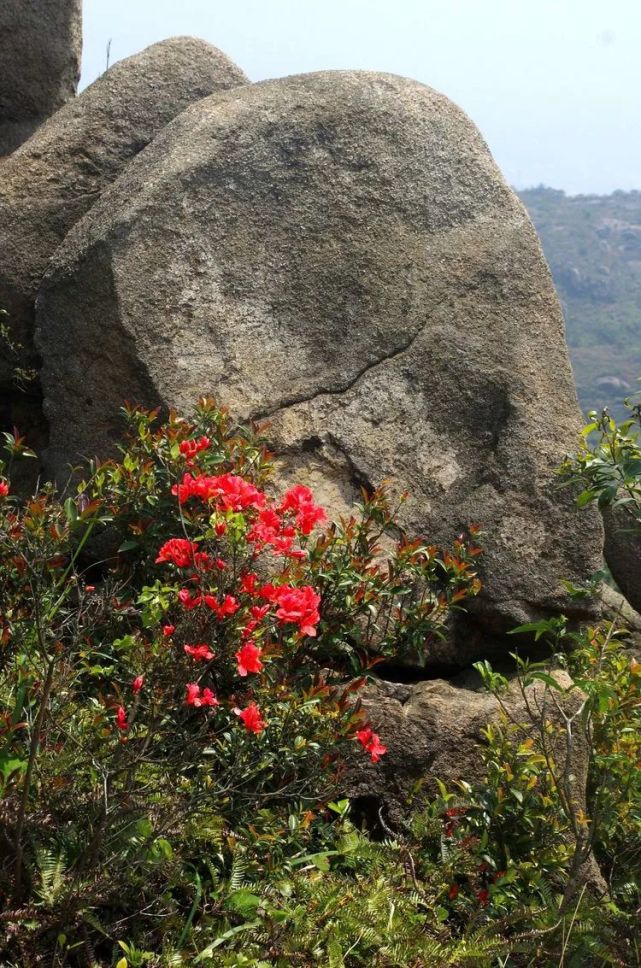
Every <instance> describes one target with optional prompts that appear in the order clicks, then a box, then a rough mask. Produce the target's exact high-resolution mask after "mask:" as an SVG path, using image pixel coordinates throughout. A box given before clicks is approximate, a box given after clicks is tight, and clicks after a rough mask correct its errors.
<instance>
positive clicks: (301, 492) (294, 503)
mask: <svg viewBox="0 0 641 968" xmlns="http://www.w3.org/2000/svg"><path fill="white" fill-rule="evenodd" d="M280 510H281V511H292V512H293V513H295V515H296V524H297V526H298V529H299V531H300V532H301V533H302V534H310V533H311V531H312V530H313V529H314V527H315V526H316V525H317V524H320V523H321V522H322V521H324V520H325V519H326V517H327V515H326V514H325V511H324V510H323V508H322V507H320V506H319V505H318V504H314V495H313V494H312V492H311V491H310V489H309V488H308V487H305V486H304V485H303V484H295V485H294V487H291V488H290V489H289V491H287V493H286V494H285V496H284V497H283V500H282V501H281V505H280Z"/></svg>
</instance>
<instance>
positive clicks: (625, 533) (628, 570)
mask: <svg viewBox="0 0 641 968" xmlns="http://www.w3.org/2000/svg"><path fill="white" fill-rule="evenodd" d="M603 521H604V524H605V560H606V561H607V563H608V567H609V569H610V571H611V572H612V575H613V576H614V579H615V581H616V583H617V585H618V586H619V588H620V589H621V591H622V592H623V594H624V595H625V597H626V598H627V600H628V602H629V603H630V605H632V607H633V608H634V609H636V611H637V612H641V523H640V522H639V521H635V519H634V518H633V517H632V515H630V514H628V513H627V511H626V510H625V508H624V507H622V506H619V507H618V508H611V507H610V508H608V507H606V508H604V510H603Z"/></svg>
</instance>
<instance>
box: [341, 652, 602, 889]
mask: <svg viewBox="0 0 641 968" xmlns="http://www.w3.org/2000/svg"><path fill="white" fill-rule="evenodd" d="M554 676H555V678H556V679H557V681H558V682H559V684H560V685H561V686H562V688H563V689H564V690H567V689H568V688H569V687H571V685H572V680H571V679H570V677H569V676H568V674H567V673H565V672H562V671H559V672H555V673H554ZM545 688H546V687H545V686H544V685H543V683H541V682H536V683H534V684H533V685H532V686H531V687H529V692H528V704H527V705H526V703H525V701H524V699H523V696H522V694H521V691H520V688H519V684H518V681H517V680H516V678H514V679H513V680H512V681H511V682H510V685H509V688H508V690H507V693H506V694H505V696H504V697H503V703H504V706H505V708H506V709H507V711H508V713H509V715H510V718H511V720H512V721H513V722H515V723H518V724H519V725H521V724H522V730H523V739H525V738H526V737H528V736H532V737H534V741H535V743H536V742H537V740H536V737H537V731H536V723H535V721H534V720H533V718H532V715H531V711H532V710H536V709H537V708H542V706H541V701H542V698H543V692H544V690H545ZM360 695H361V699H362V702H363V706H364V709H365V711H366V713H367V715H368V717H369V720H370V722H371V723H372V725H373V727H374V729H375V730H376V731H377V732H378V733H379V734H380V737H381V740H382V742H383V743H384V745H385V746H387V753H386V755H385V756H383V757H382V759H381V760H380V761H379V762H378V763H376V764H373V763H370V761H369V759H368V758H367V757H365V756H360V755H359V756H355V757H354V758H353V760H352V763H351V765H350V773H349V776H348V779H347V784H346V792H347V794H348V795H349V796H350V797H351V798H352V799H355V798H358V799H359V800H360V802H361V803H363V804H364V806H365V811H364V812H365V813H366V814H367V815H368V816H371V815H372V814H374V816H373V817H372V819H373V821H374V823H375V822H376V816H375V814H376V813H377V812H378V810H380V811H381V814H382V815H383V816H386V817H387V818H388V819H389V822H390V823H392V824H393V825H394V826H400V825H401V821H402V818H403V816H404V815H406V814H407V811H408V806H410V805H411V802H412V791H413V789H414V788H415V786H416V783H417V781H422V783H423V784H424V786H423V790H424V792H425V794H427V795H428V796H433V795H436V794H437V793H438V787H437V783H436V781H437V780H441V781H442V782H443V783H444V784H445V786H446V787H448V788H449V789H454V788H455V784H456V782H457V781H466V782H468V783H471V784H475V783H477V782H480V781H482V780H483V779H484V776H485V768H484V762H483V758H482V756H481V755H480V751H481V744H482V741H483V739H482V730H483V729H485V728H486V727H487V725H488V723H491V722H497V721H498V720H499V718H500V707H499V704H498V702H497V700H496V699H495V698H494V696H492V695H491V694H490V693H489V692H487V690H485V689H484V688H481V686H480V680H479V677H478V675H477V674H476V673H472V672H470V671H467V672H464V673H462V674H461V675H459V676H458V677H457V678H455V679H452V680H444V679H432V680H428V681H423V682H418V683H414V684H410V685H407V684H401V683H391V682H384V681H383V682H379V683H376V684H374V685H371V686H368V687H367V689H366V690H364V691H363V692H362V693H361V694H360ZM555 698H556V699H557V701H560V702H562V703H563V706H564V708H565V710H566V712H568V713H570V714H572V713H573V712H575V711H576V710H577V709H578V707H579V705H580V704H581V702H582V693H580V692H579V690H578V689H572V690H571V691H569V692H565V691H564V692H562V693H561V692H559V693H556V692H555ZM546 709H547V712H546V716H547V717H548V718H549V720H551V721H553V722H557V723H560V722H561V717H560V716H559V714H558V712H556V711H555V707H554V705H553V704H552V702H551V701H550V700H548V702H547V704H546ZM552 748H553V751H554V755H555V758H556V760H557V762H558V763H565V762H566V750H565V744H564V743H563V740H562V737H559V740H558V745H557V741H555V740H553V741H552ZM588 765H589V750H588V746H587V741H586V740H585V738H584V737H583V736H582V735H581V733H580V731H578V730H577V731H575V734H574V740H573V747H572V751H571V755H570V763H569V769H568V770H567V772H566V773H565V775H564V776H565V780H566V781H567V785H568V789H569V791H570V796H571V797H572V799H573V802H574V804H575V807H576V808H577V810H582V811H584V812H587V810H586V786H587V778H588ZM581 878H582V880H583V881H584V882H587V883H588V884H589V885H590V886H591V887H592V889H593V890H594V891H595V892H596V893H598V894H604V893H606V891H607V886H606V884H605V881H604V879H603V877H602V875H601V873H600V871H599V869H598V866H597V864H596V861H595V860H594V859H593V858H592V857H590V858H589V859H588V861H587V862H586V863H585V864H584V866H583V869H582V872H581Z"/></svg>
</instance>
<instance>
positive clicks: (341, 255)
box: [38, 72, 602, 629]
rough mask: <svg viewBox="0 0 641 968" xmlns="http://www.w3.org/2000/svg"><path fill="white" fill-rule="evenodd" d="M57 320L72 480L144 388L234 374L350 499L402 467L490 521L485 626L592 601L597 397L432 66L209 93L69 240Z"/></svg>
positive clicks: (514, 210) (152, 394)
mask: <svg viewBox="0 0 641 968" xmlns="http://www.w3.org/2000/svg"><path fill="white" fill-rule="evenodd" d="M38 327H39V346H40V349H41V351H42V355H43V358H44V370H43V383H44V389H45V398H46V399H45V406H46V410H47V414H48V417H49V419H50V425H51V443H50V449H49V458H48V459H49V468H50V471H51V472H52V473H53V474H54V475H58V476H60V477H63V476H64V474H65V468H66V465H67V463H68V462H69V461H70V460H74V459H75V458H77V456H78V455H79V454H84V455H90V454H94V453H103V454H104V453H106V452H108V451H109V450H110V449H111V448H112V447H113V441H114V436H115V435H116V434H117V433H119V424H118V417H117V414H118V409H119V407H120V406H121V404H122V401H123V399H125V398H127V399H129V400H138V401H142V402H146V403H148V404H153V405H156V404H158V403H160V404H165V405H169V404H171V405H175V406H177V407H178V408H188V407H190V406H191V405H192V404H193V402H194V400H195V399H196V398H197V397H198V396H199V395H200V394H202V393H203V392H212V393H214V394H215V395H216V396H217V397H218V398H219V399H220V400H221V401H223V402H224V403H226V404H228V405H229V406H230V407H231V408H232V410H233V411H234V412H235V413H236V414H237V415H239V416H240V417H253V418H256V419H258V418H265V417H269V418H270V419H271V430H270V434H271V437H272V439H273V441H274V445H275V449H276V450H277V452H281V453H284V455H285V458H286V460H287V462H288V468H289V470H288V471H285V470H283V474H284V475H286V474H287V473H291V474H293V475H296V476H297V477H298V478H299V479H303V480H305V481H306V482H308V483H310V484H311V485H312V486H313V487H314V488H315V489H316V491H317V492H318V496H319V497H320V498H321V499H322V500H324V501H325V502H326V503H327V504H328V505H329V506H330V508H331V509H332V510H334V511H340V510H342V509H343V508H344V507H345V506H347V505H350V504H351V502H352V500H353V499H354V497H355V496H357V495H358V487H359V485H360V484H362V483H367V482H369V483H371V484H376V483H379V482H380V481H382V480H383V479H392V480H393V481H394V482H395V484H396V485H397V486H398V487H399V488H402V489H405V488H407V489H409V491H410V492H411V500H410V501H408V502H407V504H406V506H405V508H406V510H405V512H404V514H405V523H406V524H407V526H408V527H409V528H410V529H411V530H412V531H413V532H415V533H418V534H425V535H428V536H429V537H430V539H431V540H436V541H439V540H444V541H450V540H451V538H452V536H453V535H454V534H455V533H456V532H457V531H458V530H459V529H460V528H461V527H462V526H464V525H465V524H466V523H469V522H479V523H481V524H482V525H483V527H484V529H485V531H486V532H487V538H486V541H485V543H486V548H487V551H486V554H485V556H484V558H485V561H484V565H483V571H484V578H485V589H484V593H483V595H482V597H481V598H480V599H479V600H478V608H479V609H480V611H481V612H482V614H483V619H484V622H485V624H486V625H488V626H489V627H492V628H500V629H502V628H505V627H509V626H511V625H513V624H515V623H516V622H519V621H525V620H529V619H531V618H532V617H534V616H537V615H540V614H541V613H542V612H546V611H548V610H554V609H558V608H564V609H566V610H567V611H571V610H572V608H573V606H572V604H571V603H570V602H568V601H567V599H566V598H565V594H564V592H563V589H562V588H561V587H560V584H559V579H560V578H569V579H573V580H579V579H581V578H583V577H585V576H586V575H588V574H591V573H592V572H593V571H595V570H596V568H597V567H598V565H599V562H600V552H601V544H602V534H601V528H600V522H599V519H598V516H597V515H596V513H592V514H591V513H588V514H586V513H585V512H577V511H576V510H575V508H574V505H573V502H572V496H571V495H570V494H569V493H567V491H565V490H559V489H558V488H556V487H555V481H554V469H555V466H556V465H557V463H558V462H559V460H560V458H561V457H562V455H563V453H564V451H566V450H569V449H571V448H573V447H574V444H575V433H576V431H577V428H578V426H579V415H578V408H577V404H576V397H575V392H574V388H573V384H572V376H571V372H570V367H569V364H568V359H567V353H566V346H565V340H564V332H563V323H562V318H561V313H560V310H559V306H558V303H557V299H556V296H555V293H554V289H553V287H552V283H551V280H550V276H549V273H548V269H547V266H546V264H545V261H544V259H543V256H542V254H541V250H540V248H539V244H538V240H537V237H536V234H535V232H534V230H533V228H532V225H531V223H530V221H529V219H528V217H527V215H526V213H525V211H524V209H523V207H522V206H521V204H520V203H519V202H518V200H517V199H516V197H515V195H514V194H513V192H512V191H511V190H510V189H509V187H508V186H507V185H506V184H505V182H504V181H503V179H502V177H501V175H500V173H499V171H498V170H497V168H496V166H495V164H494V162H493V161H492V158H491V157H490V155H489V153H488V150H487V148H486V146H485V144H484V142H483V141H482V139H481V137H480V136H479V134H478V132H477V131H476V129H475V128H474V126H473V125H472V124H471V122H470V121H469V120H468V119H467V117H466V116H465V115H464V114H463V113H462V112H461V111H460V110H459V109H458V108H456V107H455V106H454V105H453V104H452V103H451V102H450V101H448V100H447V99H446V98H445V97H443V96H441V95H439V94H437V93H435V92H434V91H432V90H430V89H429V88H427V87H424V86H423V85H421V84H418V83H416V82H413V81H410V80H405V79H402V78H398V77H393V76H390V75H380V74H371V73H348V72H332V73H322V74H312V75H306V76H301V77H290V78H286V79H283V80H278V81H270V82H265V83H262V84H258V85H253V86H251V87H245V88H239V89H237V90H234V91H231V92H228V93H227V94H225V95H222V96H221V97H220V98H215V99H207V100H206V101H203V102H201V103H200V104H198V105H196V106H194V107H192V108H190V109H189V110H188V111H187V112H185V113H184V114H183V115H182V116H181V117H180V118H178V119H177V120H176V121H175V122H173V123H172V124H171V125H170V126H169V127H168V128H167V129H166V130H165V132H163V134H162V135H161V136H160V137H159V138H158V139H157V140H156V141H155V142H154V144H153V145H151V146H150V147H149V148H148V149H147V151H146V152H145V153H144V155H142V156H140V157H139V158H137V159H136V160H135V161H134V162H133V163H132V165H131V166H130V167H129V169H128V170H127V172H126V173H125V174H124V176H123V177H122V178H121V179H119V181H118V182H117V184H116V185H114V186H113V187H112V189H110V190H109V192H108V193H106V194H105V196H104V197H103V198H102V200H101V201H100V203H99V204H98V205H96V206H95V207H94V208H93V209H92V211H91V213H90V214H89V215H88V216H87V218H85V219H84V220H83V221H82V223H81V224H80V225H78V226H77V227H76V229H75V230H74V231H73V233H72V234H71V235H70V236H69V238H68V239H67V241H66V243H65V245H64V246H63V248H61V249H60V250H59V252H58V254H57V255H56V257H55V260H54V262H53V263H52V268H51V271H50V272H49V273H48V276H47V279H46V281H45V284H44V286H43V288H42V290H41V293H40V297H39V313H38ZM575 607H576V606H575Z"/></svg>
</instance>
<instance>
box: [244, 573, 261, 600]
mask: <svg viewBox="0 0 641 968" xmlns="http://www.w3.org/2000/svg"><path fill="white" fill-rule="evenodd" d="M257 582H258V575H256V574H255V573H254V572H253V571H250V572H246V573H245V574H244V575H241V577H240V590H241V592H244V593H245V594H246V595H255V594H256V592H257V584H256V583H257Z"/></svg>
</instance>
